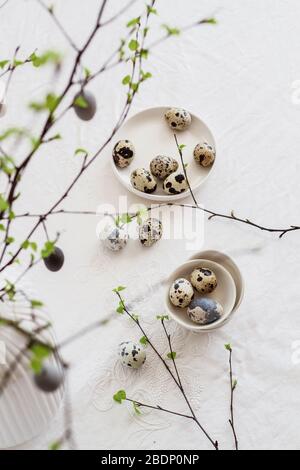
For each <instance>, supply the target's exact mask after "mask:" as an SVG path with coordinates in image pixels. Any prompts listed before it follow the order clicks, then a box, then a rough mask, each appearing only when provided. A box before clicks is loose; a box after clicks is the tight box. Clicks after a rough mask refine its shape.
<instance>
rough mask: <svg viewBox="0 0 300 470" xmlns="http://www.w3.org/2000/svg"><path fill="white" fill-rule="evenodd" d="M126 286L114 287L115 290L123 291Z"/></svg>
mask: <svg viewBox="0 0 300 470" xmlns="http://www.w3.org/2000/svg"><path fill="white" fill-rule="evenodd" d="M125 289H126V287H124V286H119V287H116V288H115V289H113V292H122V291H123V290H125Z"/></svg>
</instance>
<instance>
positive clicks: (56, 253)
mask: <svg viewBox="0 0 300 470" xmlns="http://www.w3.org/2000/svg"><path fill="white" fill-rule="evenodd" d="M64 262H65V255H64V253H63V251H62V250H61V249H60V248H59V247H58V246H56V247H54V250H53V252H52V253H51V254H50V255H49V256H48V257H47V258H44V263H45V266H46V268H48V269H49V271H52V272H56V271H60V269H61V268H62V267H63V265H64Z"/></svg>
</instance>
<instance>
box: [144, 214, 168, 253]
mask: <svg viewBox="0 0 300 470" xmlns="http://www.w3.org/2000/svg"><path fill="white" fill-rule="evenodd" d="M162 234H163V226H162V223H161V221H160V220H158V219H153V218H152V219H147V220H146V221H145V222H143V224H142V225H141V226H140V229H139V239H140V242H141V244H142V245H143V246H147V247H149V246H152V245H154V243H157V242H158V241H159V240H160V239H161V237H162Z"/></svg>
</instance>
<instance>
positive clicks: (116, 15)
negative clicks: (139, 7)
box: [101, 0, 137, 27]
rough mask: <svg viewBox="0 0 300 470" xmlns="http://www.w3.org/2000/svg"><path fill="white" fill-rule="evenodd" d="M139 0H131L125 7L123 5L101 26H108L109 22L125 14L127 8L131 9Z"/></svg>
mask: <svg viewBox="0 0 300 470" xmlns="http://www.w3.org/2000/svg"><path fill="white" fill-rule="evenodd" d="M136 2H137V0H130V1H129V2H128V3H127V4H126V5H125V6H124V7H122V8H121V9H120V10H119V11H118V12H117V13H116V14H115V15H113V16H112V17H111V18H109V19H108V20H106V21H103V22H102V23H101V27H103V26H107V25H108V24H110V23H112V22H113V21H115V20H116V19H118V18H119V17H120V16H121V15H123V13H125V12H126V11H127V10H129V8H130V7H131V6H132V5H133V4H134V3H136Z"/></svg>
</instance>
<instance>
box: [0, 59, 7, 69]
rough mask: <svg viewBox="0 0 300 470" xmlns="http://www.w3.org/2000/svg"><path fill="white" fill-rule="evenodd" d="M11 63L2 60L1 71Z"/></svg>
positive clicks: (0, 63) (0, 62)
mask: <svg viewBox="0 0 300 470" xmlns="http://www.w3.org/2000/svg"><path fill="white" fill-rule="evenodd" d="M8 63H9V60H1V61H0V69H4V67H5V66H6V65H7V64H8Z"/></svg>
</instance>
